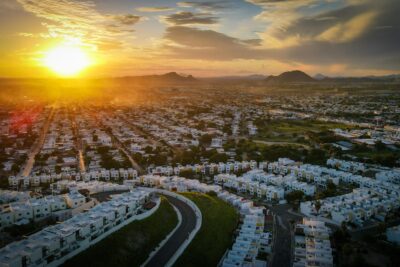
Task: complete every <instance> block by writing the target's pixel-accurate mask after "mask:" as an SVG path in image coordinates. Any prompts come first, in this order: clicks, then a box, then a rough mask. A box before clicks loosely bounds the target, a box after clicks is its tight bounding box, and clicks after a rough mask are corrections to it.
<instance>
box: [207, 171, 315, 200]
mask: <svg viewBox="0 0 400 267" xmlns="http://www.w3.org/2000/svg"><path fill="white" fill-rule="evenodd" d="M214 181H215V183H216V184H221V185H223V186H224V187H225V188H230V189H234V190H235V191H237V192H240V193H244V194H249V195H251V196H254V195H256V196H257V197H258V198H263V199H266V200H267V201H273V200H275V201H279V200H282V199H283V198H284V196H285V194H287V193H289V192H292V191H302V192H303V193H304V194H305V195H307V196H313V195H314V194H315V190H316V189H315V186H314V185H310V184H307V183H305V182H300V181H298V180H297V177H295V176H293V175H286V176H282V175H275V174H272V173H266V172H264V171H263V170H251V171H249V172H247V173H245V174H244V175H243V176H241V177H237V176H236V175H234V174H219V175H215V176H214Z"/></svg>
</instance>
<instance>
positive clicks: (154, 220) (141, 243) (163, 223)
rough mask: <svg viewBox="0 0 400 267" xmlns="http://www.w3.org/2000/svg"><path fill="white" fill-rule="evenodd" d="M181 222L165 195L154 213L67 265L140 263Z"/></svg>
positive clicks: (135, 264)
mask: <svg viewBox="0 0 400 267" xmlns="http://www.w3.org/2000/svg"><path fill="white" fill-rule="evenodd" d="M177 224H178V218H177V216H176V213H175V211H174V209H173V208H172V206H171V205H170V204H169V203H168V201H167V200H166V199H162V201H161V205H160V207H159V209H158V210H157V211H156V212H155V213H154V214H153V215H151V216H150V217H148V218H146V219H144V220H141V221H134V222H132V223H130V224H129V225H127V226H125V227H123V228H122V229H120V230H119V231H117V232H115V233H113V234H112V235H110V236H108V237H106V238H105V239H103V240H102V241H100V242H99V243H97V244H96V245H94V246H93V247H90V248H89V249H87V250H85V251H84V252H82V253H80V254H78V255H77V256H75V257H74V258H72V259H71V260H69V261H67V262H66V263H65V264H64V265H63V266H66V267H67V266H71V267H72V266H85V267H88V266H93V267H101V266H104V267H106V266H118V267H122V266H140V264H142V263H143V262H144V261H145V260H146V259H147V257H148V255H149V254H150V252H151V251H152V250H153V249H154V248H155V247H156V246H157V245H158V244H159V243H160V242H161V241H162V240H163V239H164V238H165V237H166V236H167V235H168V234H169V233H170V232H171V231H172V230H173V229H174V228H175V226H176V225H177Z"/></svg>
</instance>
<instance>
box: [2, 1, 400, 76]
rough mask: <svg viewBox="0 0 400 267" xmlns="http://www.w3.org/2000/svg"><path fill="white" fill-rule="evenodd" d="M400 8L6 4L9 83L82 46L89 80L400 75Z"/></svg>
mask: <svg viewBox="0 0 400 267" xmlns="http://www.w3.org/2000/svg"><path fill="white" fill-rule="evenodd" d="M399 14H400V1H398V0H379V1H378V0H324V1H321V0H229V1H224V0H221V1H218V0H215V1H172V0H154V1H153V0H135V1H133V0H91V1H89V0H1V1H0V25H1V26H0V77H43V76H46V75H49V71H48V70H47V69H46V68H45V67H44V66H42V65H43V64H42V63H41V60H40V59H41V58H42V57H43V55H44V54H45V53H46V51H48V50H49V49H51V48H52V47H56V46H58V45H60V44H62V43H74V44H76V45H79V46H81V47H83V48H84V49H85V51H88V53H90V55H91V56H92V57H93V58H95V59H96V62H95V65H94V66H92V67H91V68H90V69H89V70H88V71H87V73H85V74H86V75H88V76H101V77H104V76H122V75H139V74H150V73H164V72H169V71H177V72H179V73H187V74H193V75H195V76H219V75H248V74H253V73H259V74H279V73H280V72H282V71H286V70H292V69H300V70H303V71H306V72H308V73H310V74H316V73H323V74H326V75H357V76H362V75H371V74H376V75H383V74H389V73H400V15H399Z"/></svg>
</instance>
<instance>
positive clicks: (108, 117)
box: [99, 110, 155, 154]
mask: <svg viewBox="0 0 400 267" xmlns="http://www.w3.org/2000/svg"><path fill="white" fill-rule="evenodd" d="M99 115H100V116H99V119H100V120H101V122H102V124H103V126H105V127H107V128H109V129H110V130H111V132H112V135H113V136H114V137H115V138H116V139H118V141H119V142H121V143H123V144H125V145H126V147H128V148H129V149H130V151H131V152H132V153H140V154H145V148H146V147H148V146H149V147H153V148H155V147H154V144H153V143H152V142H151V141H150V140H148V139H147V138H145V137H143V136H141V135H139V134H138V133H137V132H136V131H135V129H134V128H133V127H132V126H131V125H130V123H129V121H128V122H127V117H126V116H125V114H124V113H123V112H122V111H121V110H117V111H116V112H115V114H109V113H107V114H106V113H105V112H101V113H100V114H99Z"/></svg>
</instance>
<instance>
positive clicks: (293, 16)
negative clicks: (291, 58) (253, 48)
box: [246, 0, 317, 48]
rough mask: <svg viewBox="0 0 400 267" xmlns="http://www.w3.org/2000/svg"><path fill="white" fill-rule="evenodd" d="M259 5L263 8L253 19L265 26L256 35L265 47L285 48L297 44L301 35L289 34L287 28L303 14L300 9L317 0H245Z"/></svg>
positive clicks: (300, 39)
mask: <svg viewBox="0 0 400 267" xmlns="http://www.w3.org/2000/svg"><path fill="white" fill-rule="evenodd" d="M246 1H247V2H249V3H252V4H254V5H257V6H260V7H261V8H262V9H263V10H262V12H261V13H260V14H258V15H257V16H255V17H254V19H255V20H257V21H260V22H263V23H265V24H266V28H265V30H264V31H263V32H260V33H259V34H258V35H259V36H260V38H261V39H262V40H263V46H264V47H265V48H285V47H291V46H296V45H299V44H300V43H301V41H302V36H299V35H298V34H293V35H289V34H287V29H288V28H289V27H291V26H292V25H293V24H295V22H296V21H297V20H299V19H301V18H302V17H303V16H304V15H303V14H302V13H301V12H300V9H302V8H306V7H309V6H310V5H312V4H314V3H315V2H316V1H317V0H292V1H290V0H289V1H277V0H246Z"/></svg>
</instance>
